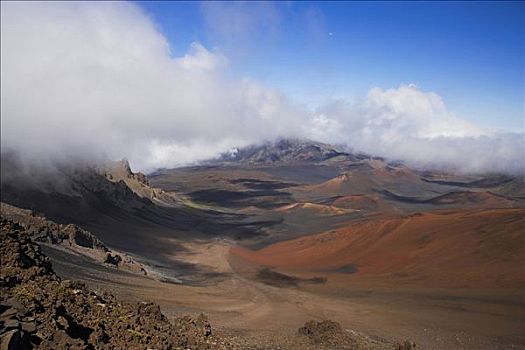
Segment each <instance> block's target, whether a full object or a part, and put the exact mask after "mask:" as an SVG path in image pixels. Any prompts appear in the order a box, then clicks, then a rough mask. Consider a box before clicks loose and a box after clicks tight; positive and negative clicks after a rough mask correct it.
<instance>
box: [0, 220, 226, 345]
mask: <svg viewBox="0 0 525 350" xmlns="http://www.w3.org/2000/svg"><path fill="white" fill-rule="evenodd" d="M30 236H31V232H29V231H27V230H26V229H25V228H24V227H23V226H20V225H18V224H16V223H13V222H12V221H8V220H6V219H2V221H1V222H0V256H1V266H0V267H1V269H0V291H1V293H0V295H1V297H0V342H1V349H146V348H152V349H171V348H184V349H234V348H235V346H233V345H232V344H230V343H229V342H228V341H227V340H225V339H223V338H221V337H219V336H217V335H215V334H214V332H213V331H212V328H211V326H210V324H209V322H208V320H207V318H206V316H204V315H201V316H199V317H197V318H192V317H189V316H184V317H181V318H178V319H176V320H175V322H174V323H173V324H172V323H170V322H169V321H168V320H167V319H166V317H165V316H164V315H163V314H162V313H161V311H160V308H159V306H157V305H155V304H152V303H138V304H136V303H125V302H119V301H118V300H117V299H116V298H115V297H114V296H113V295H111V294H107V293H104V292H102V293H97V292H94V291H91V290H89V289H88V288H87V287H86V286H85V285H84V284H83V283H80V282H74V281H67V280H66V281H63V280H61V279H60V278H59V277H58V276H56V275H55V273H54V272H53V270H52V268H51V264H50V262H49V259H48V258H47V257H46V256H45V255H43V254H42V252H41V250H40V247H39V246H38V245H36V244H35V243H33V242H32V241H31V239H30Z"/></svg>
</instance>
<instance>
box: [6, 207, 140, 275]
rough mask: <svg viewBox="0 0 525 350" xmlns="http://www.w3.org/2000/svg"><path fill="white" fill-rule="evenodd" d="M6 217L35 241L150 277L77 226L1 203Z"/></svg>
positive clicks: (134, 262) (135, 264) (126, 257)
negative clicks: (54, 220)
mask: <svg viewBox="0 0 525 350" xmlns="http://www.w3.org/2000/svg"><path fill="white" fill-rule="evenodd" d="M0 210H1V213H2V218H4V219H8V220H11V221H13V222H14V223H17V224H19V225H21V226H22V227H23V228H24V230H25V232H26V233H27V234H28V235H29V236H30V237H31V238H32V239H33V240H34V241H37V242H40V243H43V244H52V245H55V246H59V247H62V248H64V249H66V250H69V251H72V252H74V253H76V254H81V255H84V256H88V257H90V258H92V259H94V260H96V261H98V262H100V263H105V264H109V265H112V266H114V267H117V268H122V269H125V270H128V271H132V272H140V273H143V274H146V269H145V267H144V266H143V265H142V264H140V263H138V262H136V261H135V260H134V259H133V258H131V257H130V256H128V255H127V254H125V253H121V252H115V251H113V250H111V249H109V248H108V247H107V246H106V245H105V244H104V243H103V242H101V241H100V240H99V239H98V238H97V237H96V236H95V235H93V234H92V233H91V232H89V231H87V230H84V229H82V228H80V227H78V226H77V225H73V224H68V225H63V224H57V223H55V222H53V221H51V220H48V219H46V218H44V217H42V216H38V215H36V214H35V213H33V212H32V211H31V210H27V209H21V208H17V207H14V206H12V205H9V204H6V203H2V202H0Z"/></svg>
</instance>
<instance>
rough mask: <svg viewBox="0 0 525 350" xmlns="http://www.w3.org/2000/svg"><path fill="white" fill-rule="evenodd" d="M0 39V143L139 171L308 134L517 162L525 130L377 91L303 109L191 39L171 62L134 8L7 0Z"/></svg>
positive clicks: (454, 160)
mask: <svg viewBox="0 0 525 350" xmlns="http://www.w3.org/2000/svg"><path fill="white" fill-rule="evenodd" d="M234 24H235V23H232V25H234ZM226 29H227V28H226ZM226 29H225V30H226ZM1 36H2V37H1V75H2V86H1V87H2V89H1V117H2V118H1V145H2V149H3V150H4V149H15V150H17V151H18V152H20V153H21V154H22V155H23V156H26V157H29V158H31V157H32V158H40V159H42V158H46V157H70V156H73V157H80V158H82V157H85V158H87V159H92V158H95V157H110V158H113V159H118V158H122V157H127V158H128V159H129V160H130V162H131V164H132V165H133V167H134V168H135V169H140V170H146V171H147V170H152V169H155V168H157V167H173V166H177V165H183V164H188V163H191V162H194V161H198V160H203V159H206V158H210V157H213V156H215V155H217V154H219V153H221V152H223V151H225V150H227V149H230V148H232V147H238V146H244V145H248V144H251V143H258V142H262V141H266V140H272V139H274V138H277V137H305V138H311V139H316V140H319V141H324V142H329V143H338V144H344V145H346V146H347V147H349V148H351V149H354V150H357V151H362V152H367V153H371V154H374V155H381V156H386V157H389V158H395V159H401V160H406V161H408V162H411V163H413V164H416V165H419V166H447V167H453V168H457V169H460V170H464V171H476V172H477V171H505V172H519V171H522V169H523V162H524V160H523V159H524V154H523V153H524V145H523V134H509V133H499V132H496V131H489V130H483V129H480V128H478V127H476V126H475V125H472V124H470V123H468V122H466V121H465V120H462V119H461V118H459V117H458V116H455V115H454V114H453V113H452V112H450V111H449V110H447V108H446V105H445V103H444V102H443V100H442V99H441V98H440V97H439V96H438V95H437V94H435V93H432V92H424V91H421V90H420V89H418V88H417V87H416V86H413V85H408V86H404V85H402V86H400V87H397V88H392V89H386V90H385V89H380V88H373V89H371V90H370V91H369V93H368V95H367V96H365V97H363V98H361V99H356V100H346V101H341V100H339V101H330V102H327V103H326V104H325V105H323V106H320V107H319V108H317V109H316V110H315V111H312V110H308V109H307V108H305V107H303V106H302V105H300V104H298V103H294V101H290V100H289V99H288V98H287V97H286V96H285V95H284V94H282V93H280V92H279V91H277V90H275V89H271V88H268V87H265V86H262V85H261V84H258V83H257V82H254V81H252V80H250V79H248V78H245V79H235V78H232V74H229V73H230V72H231V70H232V69H233V68H234V67H231V66H230V65H229V63H228V58H227V57H226V56H225V55H223V54H222V53H221V52H216V51H210V50H209V49H207V48H205V47H204V46H202V45H201V44H199V43H197V42H195V43H193V44H192V45H191V47H190V48H189V49H188V52H187V53H186V54H185V55H184V56H182V57H174V56H173V55H172V54H171V52H170V48H169V44H168V42H167V40H166V38H165V37H164V36H163V35H162V34H161V33H160V32H159V31H158V30H157V29H156V27H155V23H154V22H153V21H152V20H151V19H150V18H149V17H147V16H146V15H145V14H144V13H143V12H142V11H141V10H140V8H139V7H137V6H135V5H133V4H129V3H109V2H94V3H74V2H71V3H69V2H67V3H66V2H57V3H39V2H34V3H23V2H7V3H6V2H2V4H1Z"/></svg>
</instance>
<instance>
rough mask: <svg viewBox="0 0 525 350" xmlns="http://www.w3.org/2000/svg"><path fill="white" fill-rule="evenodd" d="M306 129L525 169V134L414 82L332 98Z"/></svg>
mask: <svg viewBox="0 0 525 350" xmlns="http://www.w3.org/2000/svg"><path fill="white" fill-rule="evenodd" d="M307 129H309V130H307V134H309V135H310V136H311V137H314V138H316V139H319V140H322V141H325V142H335V143H342V144H346V145H348V147H349V148H352V149H356V150H359V151H363V152H367V153H370V154H374V155H380V156H384V157H387V158H393V159H398V160H406V161H408V162H410V163H411V164H414V165H416V166H421V167H438V166H439V167H443V166H445V167H449V168H451V169H458V170H462V171H469V172H480V171H496V172H497V171H505V172H514V173H517V172H523V167H524V160H525V154H524V153H525V148H524V143H523V142H524V139H523V134H510V133H501V132H495V131H489V130H484V129H481V128H479V127H476V126H475V125H473V124H471V123H469V122H467V121H465V120H463V119H461V118H458V117H457V116H455V115H454V113H452V112H450V111H449V110H448V109H447V107H446V105H445V103H444V102H443V100H442V99H441V97H440V96H439V95H437V94H435V93H433V92H423V91H421V90H419V89H418V88H417V87H416V86H415V85H401V86H400V87H399V88H397V89H387V90H382V89H380V88H372V89H371V90H370V91H369V93H368V95H367V97H366V99H364V100H361V101H357V102H354V103H349V102H346V101H334V102H331V103H329V104H327V105H325V106H323V107H321V108H319V110H318V111H317V113H316V115H314V116H312V117H311V119H310V124H309V126H308V128H307Z"/></svg>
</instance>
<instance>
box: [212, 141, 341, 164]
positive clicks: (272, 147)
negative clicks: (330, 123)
mask: <svg viewBox="0 0 525 350" xmlns="http://www.w3.org/2000/svg"><path fill="white" fill-rule="evenodd" d="M338 156H343V157H345V158H346V157H348V156H349V154H348V153H346V152H343V151H342V150H340V149H337V148H336V147H334V146H331V145H328V144H326V143H321V142H316V141H311V140H306V139H278V140H276V141H272V142H266V143H263V144H260V145H251V146H248V147H244V148H240V149H235V151H234V152H228V153H223V154H222V155H221V156H220V158H219V161H221V162H239V163H248V164H261V163H285V162H320V161H325V160H328V159H332V158H335V157H338Z"/></svg>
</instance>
